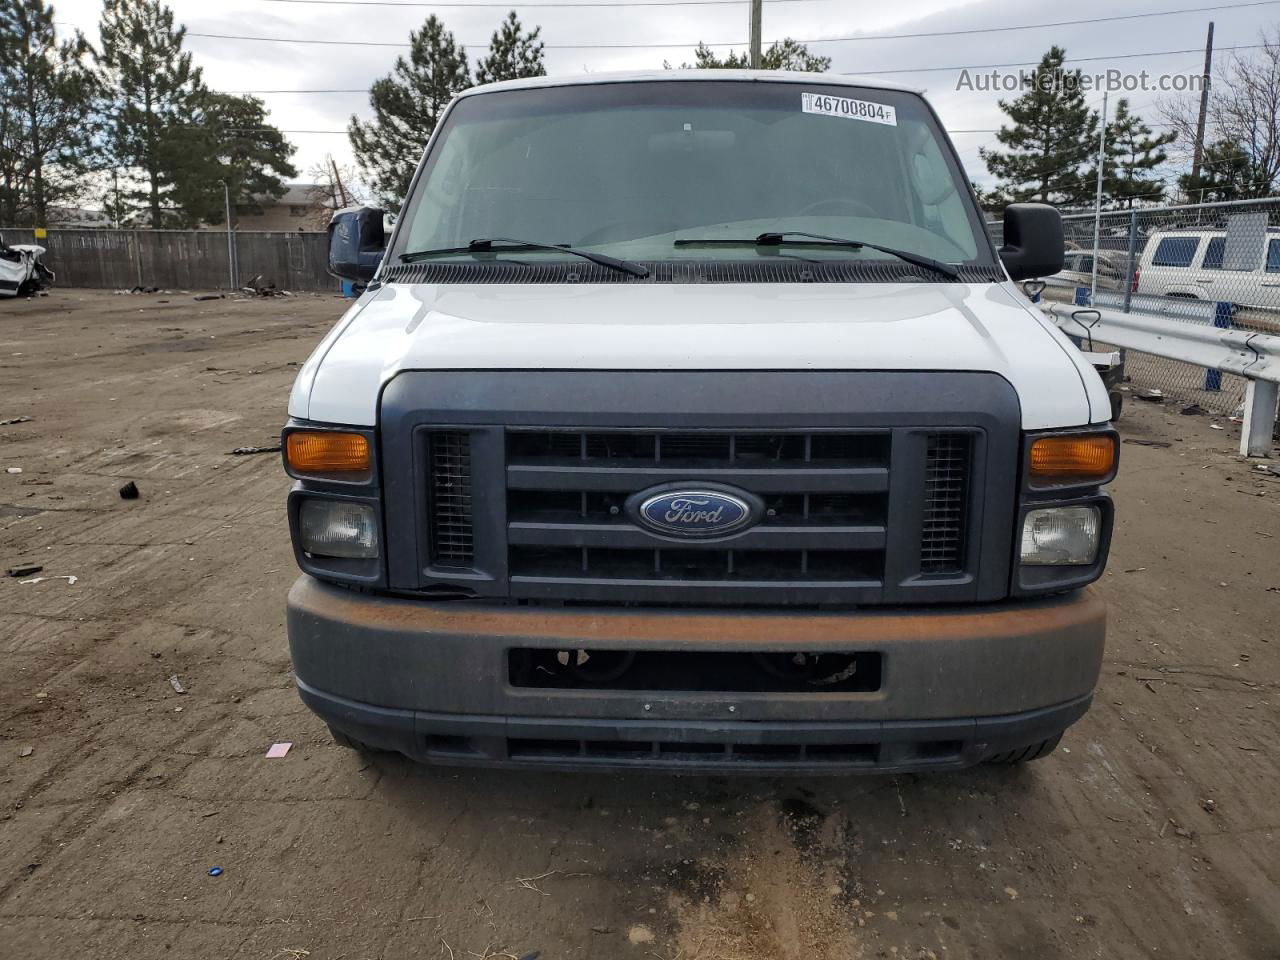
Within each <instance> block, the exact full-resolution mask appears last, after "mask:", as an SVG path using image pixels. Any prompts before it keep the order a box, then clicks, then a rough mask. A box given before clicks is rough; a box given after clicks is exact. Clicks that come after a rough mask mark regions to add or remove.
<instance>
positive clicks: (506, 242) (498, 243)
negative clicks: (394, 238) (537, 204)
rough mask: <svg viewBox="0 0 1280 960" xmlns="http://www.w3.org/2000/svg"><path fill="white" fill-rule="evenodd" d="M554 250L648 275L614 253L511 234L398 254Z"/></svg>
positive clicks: (405, 257) (410, 257)
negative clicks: (597, 251) (517, 238)
mask: <svg viewBox="0 0 1280 960" xmlns="http://www.w3.org/2000/svg"><path fill="white" fill-rule="evenodd" d="M506 249H513V250H555V251H557V252H558V253H567V254H570V255H571V256H574V257H582V259H584V260H590V261H591V262H592V263H598V264H600V266H602V267H608V268H609V269H611V270H620V271H622V272H623V273H629V274H631V276H633V277H647V276H648V275H649V268H648V267H645V266H641V265H640V264H638V263H632V262H631V261H630V260H619V259H618V258H617V257H610V256H606V255H605V254H603V253H591V252H589V251H587V250H576V249H574V248H573V247H571V246H569V245H568V244H567V243H538V242H536V241H533V240H515V239H513V238H511V237H482V238H481V239H478V240H472V241H471V242H470V243H468V244H467V245H466V246H465V247H444V248H442V249H440V250H417V251H414V252H413V253H402V254H400V262H401V263H417V262H418V261H420V260H428V259H430V258H431V257H442V256H446V255H448V254H451V253H495V252H497V251H498V250H506Z"/></svg>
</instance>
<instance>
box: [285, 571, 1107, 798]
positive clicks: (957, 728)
mask: <svg viewBox="0 0 1280 960" xmlns="http://www.w3.org/2000/svg"><path fill="white" fill-rule="evenodd" d="M1105 619H1106V613H1105V607H1104V605H1103V603H1102V601H1101V600H1100V599H1098V598H1097V596H1096V595H1095V594H1094V593H1093V592H1092V591H1090V590H1084V591H1079V592H1076V593H1072V594H1067V595H1063V596H1058V597H1051V598H1046V599H1041V600H1030V601H1019V602H1012V603H1005V604H995V605H981V606H978V605H969V606H962V607H951V608H939V607H931V608H918V607H917V608H912V609H910V610H881V611H858V612H854V613H841V612H812V611H768V612H753V611H744V610H731V611H730V610H726V611H709V610H699V611H685V610H678V609H663V610H653V609H635V608H591V609H587V608H583V609H573V608H563V609H548V608H543V607H518V606H508V605H499V604H492V605H479V604H473V603H471V602H456V601H455V602H451V603H450V602H443V603H432V602H429V601H419V600H409V599H399V598H392V597H382V596H373V595H369V594H364V593H359V592H354V591H351V590H346V589H341V588H336V587H332V586H329V585H326V584H324V583H322V582H320V581H318V580H315V579H313V578H311V577H308V576H303V577H301V578H300V579H299V580H298V582H297V583H296V584H295V585H294V587H293V589H292V590H291V591H290V593H289V604H288V631H289V645H290V649H291V652H292V656H293V664H294V671H295V674H296V676H297V682H298V689H299V691H300V693H301V695H302V698H303V700H304V701H306V703H307V704H308V705H309V706H310V707H311V708H312V709H313V710H314V711H315V712H316V713H317V714H319V715H320V716H321V717H322V718H323V719H324V720H325V721H326V722H327V723H329V724H330V725H331V726H333V727H335V728H337V729H339V730H342V731H344V732H346V733H347V734H349V735H350V736H352V737H354V738H356V739H358V740H361V741H363V742H365V743H367V744H369V745H371V746H374V747H382V748H386V749H392V750H397V751H400V752H402V753H405V754H407V755H408V756H411V757H413V758H415V759H419V760H424V761H432V762H443V763H474V764H494V763H499V764H513V765H520V766H531V767H539V768H548V767H551V768H574V769H581V768H584V767H605V768H627V767H643V768H654V767H658V768H667V769H672V770H683V771H708V772H724V771H726V770H732V769H741V770H750V771H755V772H776V771H792V772H807V773H812V772H832V773H835V772H846V771H855V770H872V771H893V770H907V769H937V768H946V767H961V766H967V765H969V764H972V763H976V762H979V761H981V760H983V759H985V758H987V757H989V756H993V755H995V754H998V753H1002V752H1005V751H1007V750H1012V749H1016V748H1019V747H1024V746H1027V745H1030V744H1032V743H1037V742H1039V741H1041V740H1046V739H1049V738H1051V737H1053V736H1055V735H1056V734H1058V733H1059V732H1061V731H1062V730H1063V729H1065V728H1066V727H1067V726H1069V725H1070V724H1071V723H1073V722H1074V721H1075V720H1077V719H1079V717H1080V716H1081V715H1083V714H1084V712H1085V711H1086V710H1087V709H1088V706H1089V702H1090V699H1091V697H1092V693H1093V688H1094V685H1095V683H1096V682H1097V677H1098V671H1099V668H1100V666H1101V660H1102V646H1103V636H1104V632H1105ZM513 648H550V649H553V650H577V649H593V648H594V649H619V648H625V649H634V650H672V651H683V652H687V651H690V650H706V651H735V652H737V651H742V652H757V651H758V652H765V651H770V652H772V651H777V650H779V649H786V650H792V649H794V650H797V651H806V652H822V651H841V652H851V651H876V652H878V653H880V654H881V656H882V664H883V667H882V681H881V683H880V685H879V689H876V690H874V691H867V692H819V691H814V692H810V691H804V692H785V693H780V692H753V693H737V692H706V691H682V690H670V689H667V690H662V691H660V692H653V691H644V690H617V689H608V690H605V689H561V688H556V689H543V688H527V687H516V686H513V685H512V684H511V683H510V682H509V680H508V668H507V658H508V652H509V651H510V650H511V649H513Z"/></svg>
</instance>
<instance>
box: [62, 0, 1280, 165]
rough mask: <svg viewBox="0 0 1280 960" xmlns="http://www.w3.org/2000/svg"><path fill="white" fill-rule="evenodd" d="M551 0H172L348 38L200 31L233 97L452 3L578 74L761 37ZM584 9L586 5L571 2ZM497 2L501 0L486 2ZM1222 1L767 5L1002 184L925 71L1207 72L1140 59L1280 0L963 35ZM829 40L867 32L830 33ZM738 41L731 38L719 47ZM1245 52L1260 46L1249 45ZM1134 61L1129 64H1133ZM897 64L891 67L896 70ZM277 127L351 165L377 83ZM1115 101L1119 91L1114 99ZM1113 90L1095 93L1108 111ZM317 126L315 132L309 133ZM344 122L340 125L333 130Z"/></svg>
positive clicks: (311, 76) (991, 102)
mask: <svg viewBox="0 0 1280 960" xmlns="http://www.w3.org/2000/svg"><path fill="white" fill-rule="evenodd" d="M548 2H551V0H530V3H529V4H527V5H525V4H518V3H517V4H514V5H512V4H503V5H497V0H475V2H472V3H467V2H464V0H456V2H455V4H454V5H452V6H448V5H440V4H430V3H425V2H423V3H411V2H410V0H384V2H383V3H381V4H372V3H370V0H359V2H357V0H353V2H352V3H350V4H345V3H340V2H335V0H324V2H314V3H313V2H299V0H171V3H170V6H171V7H172V9H173V11H174V14H175V18H176V19H177V20H179V21H180V22H182V23H185V24H186V26H187V29H188V31H189V32H190V33H192V34H195V33H212V34H234V35H237V36H258V37H277V38H289V39H295V40H304V39H305V40H327V41H337V42H338V44H337V45H328V46H326V45H318V44H304V43H270V42H258V41H252V40H228V39H213V38H204V37H195V36H189V37H188V40H187V44H188V48H189V49H190V50H191V51H192V53H193V54H194V59H195V62H196V63H197V64H199V65H200V66H201V67H203V68H204V76H205V80H206V82H207V83H208V84H209V85H210V86H212V87H214V88H217V89H221V90H226V91H232V92H250V91H252V92H258V91H267V90H315V89H326V90H328V89H343V90H366V89H367V88H368V86H369V84H370V83H371V82H372V81H373V80H374V79H376V78H377V77H380V76H382V75H384V74H386V73H387V72H388V71H389V70H390V69H391V66H392V63H393V62H394V60H395V57H396V55H397V54H398V53H400V52H402V51H401V50H400V49H397V48H395V47H379V46H352V45H347V44H342V41H343V40H359V41H362V42H369V41H373V42H380V43H391V44H406V45H407V38H408V33H409V31H410V29H412V28H414V27H416V26H418V25H419V24H420V23H421V22H422V21H423V20H424V19H425V18H426V17H427V15H428V14H430V13H432V12H434V13H436V14H437V15H438V16H439V17H440V18H441V19H442V20H443V21H444V22H445V24H446V26H447V27H448V28H449V29H450V30H452V31H453V33H454V36H455V37H457V39H458V40H459V41H460V42H462V43H463V44H465V46H466V48H467V52H468V54H469V56H470V58H471V59H472V61H473V62H474V60H475V59H476V58H478V57H479V56H482V55H483V53H484V50H485V48H486V46H487V43H488V38H489V37H490V35H491V34H492V33H493V30H494V28H495V27H496V26H497V24H498V23H499V21H500V20H501V19H502V18H503V17H504V16H505V15H506V11H507V10H508V9H511V8H513V7H514V9H516V10H517V12H518V13H519V15H520V17H521V19H522V21H523V22H524V24H525V25H526V27H533V26H536V25H541V27H542V39H543V40H544V41H545V42H546V44H547V46H548V49H547V51H546V62H547V71H548V72H549V73H551V74H576V73H582V72H585V71H589V72H599V71H605V70H635V69H649V68H660V67H661V66H662V64H663V61H664V60H667V61H670V62H671V63H673V64H677V65H678V64H680V63H681V62H684V61H691V60H692V59H693V48H694V46H695V45H696V43H697V42H698V41H699V40H703V41H705V42H707V43H712V44H716V43H734V44H737V45H739V48H741V47H742V46H745V41H746V38H747V24H748V8H749V3H748V2H747V0H741V2H738V3H728V4H720V5H695V4H692V3H690V4H687V5H679V6H676V5H672V6H656V7H655V6H650V7H647V8H646V7H641V6H634V5H629V4H628V3H627V2H626V0H599V2H600V3H608V4H610V6H608V7H603V6H592V7H582V8H580V9H567V8H565V7H564V6H561V7H547V6H539V4H545V3H548ZM560 2H562V3H565V4H569V3H578V2H581V0H560ZM486 4H489V5H486ZM1209 5H1210V3H1208V2H1207V0H1135V2H1128V3H1124V4H1117V3H1115V2H1108V0H1080V2H1077V3H1071V4H1065V3H1062V2H1060V0H896V2H893V3H883V2H877V3H870V2H852V0H764V39H765V43H766V44H768V43H769V42H771V41H773V40H777V39H781V38H783V37H794V38H796V39H798V40H803V41H805V42H807V43H808V44H809V47H810V49H811V50H812V51H814V52H816V53H822V54H824V55H827V56H830V57H831V58H832V64H831V69H832V71H834V72H839V73H855V74H856V73H873V72H874V73H878V74H880V75H881V76H883V77H885V78H886V79H891V80H895V81H898V82H900V83H906V84H910V85H912V86H917V87H921V88H924V89H925V90H926V91H927V92H928V95H929V97H930V99H931V100H932V102H933V104H934V106H935V107H936V108H937V110H938V111H939V113H940V114H941V116H942V119H943V121H944V123H945V124H946V125H947V127H948V128H949V129H950V130H952V131H954V133H953V137H954V140H955V143H956V146H957V149H958V150H959V151H960V155H961V159H962V161H963V162H964V164H965V166H966V168H967V170H968V172H969V174H970V175H971V176H972V177H974V179H975V180H977V181H978V182H980V183H984V182H986V181H987V180H988V179H989V178H987V177H986V173H985V170H984V169H983V165H982V163H981V161H980V160H979V158H978V148H979V147H980V146H982V145H984V144H991V143H992V141H993V136H992V134H991V133H989V132H980V133H962V132H959V131H968V130H979V131H993V130H994V129H995V128H996V127H998V126H999V124H1000V120H1001V116H1002V115H1001V113H1000V111H999V108H998V107H997V106H996V99H997V96H996V95H995V94H992V93H984V92H978V91H957V90H956V84H957V81H958V78H959V72H958V71H957V70H954V69H945V70H937V69H932V70H929V71H928V72H925V71H922V70H921V68H940V67H945V68H951V67H960V66H966V65H989V64H1009V63H1018V62H1022V61H1035V60H1038V59H1039V57H1040V55H1041V54H1042V53H1043V52H1044V51H1045V50H1046V49H1048V47H1049V46H1050V45H1051V44H1054V43H1056V44H1058V45H1060V46H1064V47H1065V48H1066V50H1067V54H1068V57H1069V58H1072V59H1075V58H1084V57H1088V58H1102V59H1098V60H1094V61H1092V62H1083V63H1079V64H1078V65H1079V66H1080V67H1082V68H1084V69H1086V71H1088V72H1093V71H1094V70H1098V71H1102V70H1105V69H1106V68H1108V67H1116V68H1119V69H1122V70H1125V71H1134V72H1136V71H1138V70H1141V69H1146V70H1147V71H1149V72H1151V73H1153V74H1158V73H1163V72H1170V73H1188V72H1189V73H1199V71H1200V68H1201V63H1202V58H1203V54H1202V53H1188V54H1178V55H1162V56H1143V57H1134V56H1132V55H1133V54H1144V53H1149V52H1154V51H1169V50H1202V49H1203V46H1204V39H1205V29H1206V27H1207V25H1208V22H1209V21H1210V20H1213V21H1214V22H1215V24H1216V27H1215V37H1214V45H1215V48H1216V49H1217V50H1219V51H1220V52H1219V53H1218V54H1217V56H1220V57H1222V58H1225V57H1228V56H1230V53H1228V52H1226V51H1224V50H1223V48H1226V47H1231V46H1236V45H1247V44H1256V43H1257V42H1258V36H1259V33H1260V31H1262V30H1264V29H1266V30H1270V29H1271V28H1272V26H1273V25H1274V24H1276V23H1278V22H1280V0H1274V2H1270V3H1262V4H1255V5H1254V6H1251V7H1244V8H1237V9H1214V10H1213V11H1212V12H1209V11H1199V12H1194V13H1183V14H1177V15H1164V16H1152V17H1146V18H1143V19H1135V20H1126V21H1119V22H1111V23H1099V24H1081V25H1074V26H1056V27H1038V28H1036V29H1027V30H1016V31H1003V32H985V33H969V34H963V33H960V31H967V30H982V29H984V28H992V27H1007V26H1017V25H1024V24H1042V23H1048V22H1053V21H1062V20H1083V19H1086V18H1088V17H1091V16H1095V17H1108V16H1116V15H1119V14H1133V13H1144V12H1160V11H1169V10H1182V9H1186V8H1188V7H1195V6H1209ZM55 9H56V18H57V20H58V21H59V24H60V28H59V29H61V30H64V31H65V30H70V29H73V28H79V29H80V30H82V31H84V33H85V34H86V35H87V36H88V37H89V39H90V40H91V41H93V42H94V43H95V44H96V43H97V42H98V29H97V25H98V16H99V11H100V10H101V0H55ZM920 32H935V33H938V34H941V35H940V36H934V37H917V38H906V39H876V37H877V35H882V34H894V33H920ZM824 37H857V38H860V39H852V40H838V41H832V42H815V41H818V40H820V39H821V38H824ZM573 44H583V45H593V44H613V45H618V44H633V45H637V44H653V45H654V46H652V47H647V48H642V49H641V48H635V49H616V48H615V49H607V48H605V49H602V48H595V49H591V48H588V47H583V48H578V49H570V48H568V46H569V45H573ZM727 49H728V48H726V47H719V48H718V51H719V52H724V51H725V50H727ZM1242 53H1243V54H1246V55H1247V53H1248V51H1242ZM1119 57H1123V58H1124V59H1117V58H1119ZM885 71H890V72H888V73H885ZM260 95H261V96H262V98H263V99H264V100H265V101H266V103H267V105H268V107H269V109H270V117H271V121H272V122H273V123H275V124H276V125H277V126H279V127H280V128H281V129H283V130H285V131H286V133H287V135H288V137H289V139H290V140H291V141H292V142H293V143H294V144H295V145H296V147H297V154H296V156H295V158H294V159H295V164H296V165H297V167H298V169H299V171H301V172H302V173H303V175H304V178H305V173H306V171H307V170H308V169H309V168H310V167H311V166H312V165H313V164H315V163H317V162H319V161H321V160H323V159H324V157H325V156H326V154H328V153H333V155H334V156H335V157H336V158H337V159H338V161H339V162H344V161H349V160H351V159H352V155H351V148H350V145H349V143H348V141H347V137H346V135H345V130H346V125H347V120H348V118H349V117H350V116H351V114H352V113H355V114H356V115H358V116H361V117H367V116H368V115H369V112H370V111H369V106H368V97H367V95H366V94H363V93H260ZM1160 97H1161V95H1159V94H1156V93H1138V94H1135V95H1132V96H1131V103H1132V106H1133V108H1134V109H1135V110H1136V111H1137V112H1138V113H1141V114H1143V115H1144V116H1145V117H1146V118H1147V119H1149V120H1153V121H1155V120H1158V119H1159V117H1158V116H1157V111H1156V109H1155V102H1156V101H1157V100H1158V99H1159V98H1160ZM1114 98H1115V95H1113V96H1112V100H1113V101H1114ZM1101 99H1102V98H1101V95H1100V94H1097V95H1093V96H1091V97H1090V100H1091V102H1096V103H1098V104H1099V105H1100V103H1101ZM302 131H315V132H302ZM329 131H332V132H329Z"/></svg>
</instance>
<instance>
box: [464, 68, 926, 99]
mask: <svg viewBox="0 0 1280 960" xmlns="http://www.w3.org/2000/svg"><path fill="white" fill-rule="evenodd" d="M659 80H681V81H684V80H692V81H707V80H739V81H748V82H762V81H767V82H769V83H821V84H824V85H826V86H840V87H871V88H873V89H877V90H904V91H906V92H908V93H924V90H923V89H921V88H919V87H908V86H905V85H903V84H900V83H893V82H891V81H887V80H879V79H874V80H873V79H868V78H866V77H857V76H850V75H848V74H840V73H800V72H798V71H794V70H637V71H619V72H615V73H575V74H570V75H562V76H558V77H523V78H521V79H519V80H503V81H500V82H499V83H486V84H484V85H483V86H479V87H471V88H470V89H468V90H464V91H462V93H460V94H458V96H460V97H472V96H475V95H477V94H481V93H496V92H498V91H500V90H527V89H530V88H533V87H579V86H586V85H590V84H599V83H652V82H654V81H659Z"/></svg>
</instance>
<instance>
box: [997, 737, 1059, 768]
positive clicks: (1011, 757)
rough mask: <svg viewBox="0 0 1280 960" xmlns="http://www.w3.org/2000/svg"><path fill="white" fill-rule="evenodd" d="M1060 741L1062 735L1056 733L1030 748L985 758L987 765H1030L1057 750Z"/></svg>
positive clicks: (1008, 751)
mask: <svg viewBox="0 0 1280 960" xmlns="http://www.w3.org/2000/svg"><path fill="white" fill-rule="evenodd" d="M1061 740H1062V734H1061V733H1057V734H1055V735H1054V736H1052V737H1050V738H1049V739H1048V740H1041V741H1040V742H1039V743H1033V744H1031V745H1030V746H1026V747H1018V748H1017V749H1016V750H1006V751H1004V752H1003V753H997V754H995V755H994V756H990V757H987V760H986V762H987V763H994V764H996V765H998V766H1002V767H1011V766H1016V765H1017V764H1020V763H1030V762H1031V761H1032V760H1039V759H1041V758H1043V757H1047V756H1048V755H1049V754H1051V753H1053V751H1054V750H1056V749H1057V748H1058V743H1059V741H1061Z"/></svg>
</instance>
